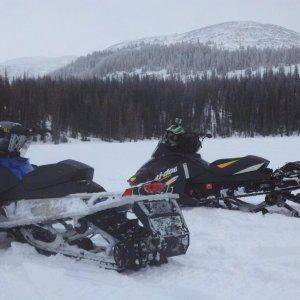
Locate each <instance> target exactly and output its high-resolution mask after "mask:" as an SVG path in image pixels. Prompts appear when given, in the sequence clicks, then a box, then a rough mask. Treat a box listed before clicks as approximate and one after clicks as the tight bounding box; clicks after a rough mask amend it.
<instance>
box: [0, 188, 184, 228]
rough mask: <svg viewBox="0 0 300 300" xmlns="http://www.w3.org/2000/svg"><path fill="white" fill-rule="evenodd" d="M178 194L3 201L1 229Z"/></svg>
mask: <svg viewBox="0 0 300 300" xmlns="http://www.w3.org/2000/svg"><path fill="white" fill-rule="evenodd" d="M178 197H179V196H178V195H177V194H170V193H168V194H161V195H151V196H126V197H122V194H121V193H120V194H114V193H106V192H101V193H91V194H88V193H84V194H73V195H68V196H65V197H63V198H45V199H33V200H27V199H26V200H18V201H14V202H10V203H9V204H8V205H5V204H4V205H3V207H2V208H3V209H4V210H5V213H6V218H2V219H1V216H0V229H1V228H13V227H16V226H25V225H31V224H39V223H43V222H49V221H52V220H60V219H66V218H82V217H84V216H87V215H91V214H94V213H97V212H99V211H104V210H107V209H111V208H120V209H121V208H126V206H128V205H129V206H130V205H133V204H134V203H135V202H139V201H144V200H151V201H156V200H165V199H170V198H172V199H178Z"/></svg>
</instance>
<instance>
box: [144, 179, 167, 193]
mask: <svg viewBox="0 0 300 300" xmlns="http://www.w3.org/2000/svg"><path fill="white" fill-rule="evenodd" d="M164 187H165V184H164V183H161V182H150V183H146V184H144V185H143V188H144V190H145V192H147V193H149V194H160V193H161V192H162V191H163V189H164Z"/></svg>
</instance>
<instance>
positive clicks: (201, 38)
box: [108, 21, 300, 50]
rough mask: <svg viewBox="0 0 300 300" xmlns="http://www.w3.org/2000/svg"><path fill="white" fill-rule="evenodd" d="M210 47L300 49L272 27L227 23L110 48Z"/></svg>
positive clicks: (294, 35) (289, 34)
mask: <svg viewBox="0 0 300 300" xmlns="http://www.w3.org/2000/svg"><path fill="white" fill-rule="evenodd" d="M198 42H199V43H202V44H211V45H215V46H218V47H221V48H223V49H238V48H240V47H245V48H247V47H257V48H267V47H270V48H280V47H285V48H289V47H292V46H296V47H300V34H299V33H298V32H295V31H292V30H289V29H286V28H284V27H281V26H277V25H272V24H262V23H258V22H252V21H244V22H226V23H221V24H216V25H212V26H208V27H203V28H200V29H196V30H193V31H189V32H185V33H181V34H172V35H166V36H156V37H146V38H142V39H139V40H134V41H125V42H122V43H119V44H116V45H113V46H111V47H109V48H108V49H109V50H118V49H122V48H126V47H139V46H141V45H143V44H160V45H170V44H176V43H198Z"/></svg>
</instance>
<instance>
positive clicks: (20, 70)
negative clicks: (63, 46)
mask: <svg viewBox="0 0 300 300" xmlns="http://www.w3.org/2000/svg"><path fill="white" fill-rule="evenodd" d="M75 59H76V56H61V57H42V56H37V57H22V58H16V59H11V60H7V61H5V62H2V63H0V75H1V74H2V75H3V74H4V73H5V71H6V72H7V75H8V77H9V78H13V77H19V76H23V75H24V74H25V75H26V76H29V77H37V76H41V75H45V74H47V73H49V72H52V71H54V70H57V69H59V68H61V67H63V66H65V65H67V64H69V63H70V62H72V61H74V60H75Z"/></svg>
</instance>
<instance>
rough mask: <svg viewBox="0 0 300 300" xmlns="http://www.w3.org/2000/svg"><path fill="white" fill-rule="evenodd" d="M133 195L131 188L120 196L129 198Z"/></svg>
mask: <svg viewBox="0 0 300 300" xmlns="http://www.w3.org/2000/svg"><path fill="white" fill-rule="evenodd" d="M132 195H133V188H129V189H126V190H125V191H124V193H123V195H122V197H130V196H132Z"/></svg>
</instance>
